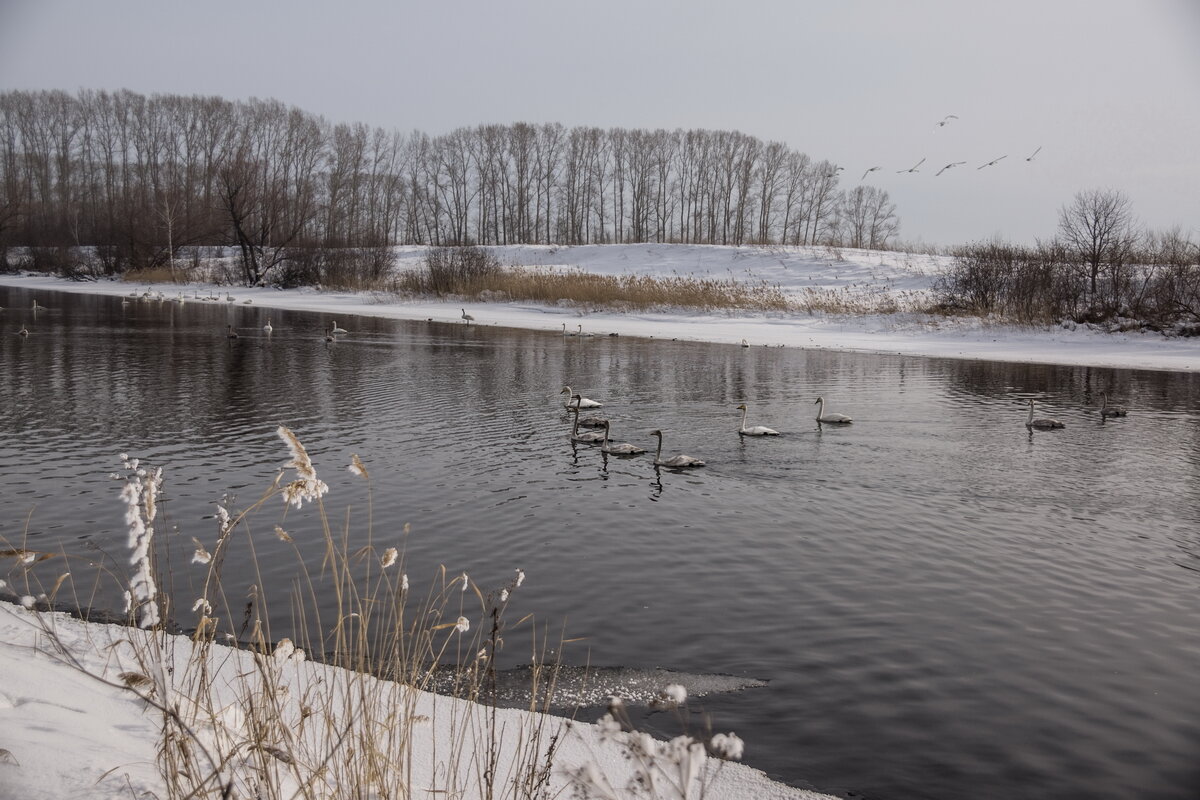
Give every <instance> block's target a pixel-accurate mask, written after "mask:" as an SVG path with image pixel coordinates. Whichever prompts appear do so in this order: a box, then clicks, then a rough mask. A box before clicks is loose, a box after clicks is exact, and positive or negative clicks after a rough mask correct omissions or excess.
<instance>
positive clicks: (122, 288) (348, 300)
mask: <svg viewBox="0 0 1200 800" xmlns="http://www.w3.org/2000/svg"><path fill="white" fill-rule="evenodd" d="M493 250H494V252H495V253H496V254H497V256H498V257H499V258H500V259H501V261H502V262H504V263H511V264H522V265H530V266H539V267H548V268H554V267H558V268H578V269H582V270H584V271H587V272H594V273H598V274H630V273H632V274H647V275H660V276H672V275H686V276H694V277H698V278H734V279H736V280H739V281H751V282H757V281H765V282H766V283H768V284H772V285H775V286H778V287H779V288H780V289H781V290H783V291H784V292H786V293H791V294H799V293H802V292H804V291H805V290H806V289H815V290H818V291H822V290H828V291H842V292H846V293H848V294H850V295H853V294H855V293H863V294H868V293H875V294H879V293H888V292H892V293H912V294H920V293H924V292H928V291H929V289H930V288H931V286H932V283H933V279H934V277H935V276H936V275H937V273H938V272H939V271H940V270H941V269H942V268H944V266H945V259H942V258H939V257H936V256H922V255H913V254H905V253H893V252H886V251H862V250H857V251H856V250H847V251H841V252H837V253H829V252H826V251H824V250H823V249H819V248H780V247H773V248H761V247H717V246H699V245H592V246H581V247H564V248H555V247H545V246H510V247H505V248H494V249H493ZM397 252H398V259H399V265H400V267H402V268H406V267H407V268H411V267H414V266H417V265H418V264H419V262H420V259H421V257H422V254H423V253H424V249H423V248H415V247H406V248H397ZM839 258H840V259H841V260H837V259H839ZM0 285H4V286H11V287H15V288H22V289H29V290H35V291H38V290H44V291H63V292H80V293H87V294H103V295H111V296H119V295H127V294H129V293H130V292H132V291H135V290H137V291H144V290H146V289H150V290H151V291H153V292H155V293H157V292H159V291H161V292H162V293H163V294H164V295H165V296H166V297H167V298H168V299H172V298H175V297H177V296H178V295H179V293H180V292H182V294H183V296H184V298H185V302H199V301H196V300H194V299H191V300H189V298H194V297H195V296H196V295H197V294H198V295H200V296H207V295H209V294H210V293H216V294H219V295H220V296H221V297H224V296H225V295H226V294H227V293H232V295H233V296H234V297H235V300H234V302H233V303H230V305H239V306H246V305H247V301H249V305H248V306H247V307H249V308H270V309H281V310H296V311H312V312H323V313H331V314H337V315H339V316H342V317H347V318H348V317H352V316H370V317H382V318H389V319H407V320H434V321H438V322H454V323H460V324H461V323H462V319H461V313H462V312H461V311H460V309H462V308H465V309H466V312H467V313H469V314H470V315H471V316H473V317H474V318H475V320H476V323H475V324H477V325H496V326H504V327H513V328H525V329H531V330H546V331H561V330H562V329H563V326H564V325H566V326H567V328H568V329H569V330H574V329H575V328H576V326H578V325H582V326H583V332H584V333H594V334H597V335H605V334H610V333H616V334H619V335H622V336H639V337H646V338H655V339H664V338H665V339H679V340H693V341H706V342H714V343H719V344H738V343H740V342H741V341H742V340H743V339H745V340H746V341H747V342H749V343H750V344H751V345H752V346H766V347H777V346H783V347H798V348H811V349H822V350H841V351H855V352H867V353H893V354H901V355H912V356H929V357H938V358H962V359H983V360H993V361H1008V362H1022V363H1041V364H1062V365H1077V366H1092V367H1114V368H1124V369H1154V370H1175V371H1185V372H1190V371H1196V370H1200V342H1197V341H1195V340H1189V339H1178V338H1169V337H1165V336H1162V335H1160V334H1154V333H1140V332H1128V333H1108V332H1104V331H1100V330H1094V329H1091V328H1088V327H1086V326H1078V327H1075V328H1074V329H1073V330H1069V329H1065V328H1058V327H1055V328H1045V327H1040V328H1039V327H1023V326H1015V325H1006V324H997V323H993V322H990V321H987V320H981V319H978V318H951V317H941V316H929V315H924V314H915V313H895V314H870V315H848V314H827V313H813V314H804V313H725V312H709V313H702V312H695V311H690V310H678V311H669V310H667V311H656V312H636V311H627V312H622V311H612V310H599V311H590V310H584V309H581V308H578V307H573V306H567V305H561V306H542V305H536V304H532V303H522V302H512V301H508V302H503V301H502V302H486V303H484V302H467V301H462V300H456V299H444V300H441V299H403V298H397V297H395V296H392V295H387V294H381V293H352V292H337V291H319V290H315V289H292V290H277V289H268V288H255V289H247V288H243V287H232V288H231V287H214V286H208V285H197V284H190V285H188V286H186V287H181V286H177V285H174V284H163V285H156V286H150V287H146V286H144V285H134V284H130V283H126V282H120V281H95V282H92V281H86V282H79V281H67V280H62V279H58V278H54V277H47V276H43V275H29V274H27V275H0ZM219 302H222V303H224V302H225V301H224V300H221V301H219ZM46 304H47V302H43V305H46ZM2 313H3V314H4V317H0V320H2V321H3V324H4V325H5V328H12V327H13V326H14V325H15V324H17V322H18V319H19V315H20V314H22V313H28V312H27V311H25V310H23V309H7V310H5V311H4V312H2ZM343 324H345V323H343ZM347 327H349V328H350V331H351V335H353V326H352V325H349V326H347ZM31 333H36V330H34V329H32V328H31ZM309 335H312V332H309Z"/></svg>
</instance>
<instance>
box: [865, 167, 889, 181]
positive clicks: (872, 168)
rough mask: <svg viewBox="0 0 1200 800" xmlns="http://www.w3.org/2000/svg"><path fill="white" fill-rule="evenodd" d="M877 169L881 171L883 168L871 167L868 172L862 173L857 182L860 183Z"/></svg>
mask: <svg viewBox="0 0 1200 800" xmlns="http://www.w3.org/2000/svg"><path fill="white" fill-rule="evenodd" d="M877 169H883V167H871V168H870V169H869V170H867V171H866V172H864V173H863V176H862V178H859V180H860V181H861V180H863V178H866V177H867V176H868V175H870V174H871V173H872V172H874V171H875V170H877Z"/></svg>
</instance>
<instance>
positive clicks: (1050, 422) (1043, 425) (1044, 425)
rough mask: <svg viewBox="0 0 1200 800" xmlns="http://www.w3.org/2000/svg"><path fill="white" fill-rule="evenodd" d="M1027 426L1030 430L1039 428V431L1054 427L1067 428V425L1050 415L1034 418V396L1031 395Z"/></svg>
mask: <svg viewBox="0 0 1200 800" xmlns="http://www.w3.org/2000/svg"><path fill="white" fill-rule="evenodd" d="M1025 427H1026V428H1028V429H1029V430H1033V429H1034V428H1037V429H1038V430H1039V431H1047V430H1051V429H1052V428H1065V427H1066V426H1065V425H1063V424H1062V423H1061V422H1059V421H1058V420H1056V419H1050V418H1049V417H1038V418H1037V419H1034V418H1033V398H1032V397H1031V398H1030V399H1029V418H1028V419H1027V420H1025Z"/></svg>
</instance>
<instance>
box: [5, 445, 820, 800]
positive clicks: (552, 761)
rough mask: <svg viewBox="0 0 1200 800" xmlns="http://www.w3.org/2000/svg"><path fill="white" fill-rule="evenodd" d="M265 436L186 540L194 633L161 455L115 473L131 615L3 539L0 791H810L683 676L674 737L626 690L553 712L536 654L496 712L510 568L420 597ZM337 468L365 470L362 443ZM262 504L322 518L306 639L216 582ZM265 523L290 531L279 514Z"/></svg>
mask: <svg viewBox="0 0 1200 800" xmlns="http://www.w3.org/2000/svg"><path fill="white" fill-rule="evenodd" d="M278 433H279V436H280V438H281V439H282V440H283V443H284V445H285V446H286V449H287V451H288V452H289V453H290V455H291V460H290V461H289V462H287V464H286V465H285V471H281V472H280V475H279V477H278V478H277V479H276V480H275V482H274V483H273V484H272V486H271V487H270V488H269V489H268V490H267V491H266V492H265V493H264V495H263V496H262V497H261V498H260V499H258V500H257V501H256V502H254V503H253V504H252V505H251V506H250V507H249V508H246V509H243V510H240V511H237V510H230V509H227V508H226V507H225V506H220V507H219V509H218V513H217V515H216V516H217V521H218V530H217V534H216V538H215V541H209V542H205V541H203V540H202V539H200V538H196V539H195V550H194V553H193V555H192V559H191V563H190V564H189V565H188V568H189V569H194V570H197V571H198V572H199V573H201V574H202V575H203V579H202V580H200V581H197V582H195V583H196V584H197V585H199V586H201V587H202V588H201V589H200V591H199V597H197V598H196V599H195V601H194V603H192V605H191V608H190V609H184V608H179V609H176V610H175V613H174V618H175V619H176V620H178V621H180V622H185V623H186V624H188V625H189V628H191V629H193V630H194V632H193V633H192V635H191V636H190V637H189V636H183V635H178V634H171V633H168V632H166V631H165V630H164V628H163V626H162V625H161V624H160V618H159V612H160V608H161V609H162V610H163V614H164V616H165V615H166V614H168V613H169V611H168V609H169V606H170V596H169V593H168V592H166V591H165V587H164V586H163V584H168V585H169V584H172V583H174V581H173V580H172V579H171V578H170V577H168V578H166V579H164V578H163V576H162V575H160V574H158V573H159V571H160V570H159V567H158V566H156V564H155V561H154V559H153V557H152V552H153V551H152V538H153V532H154V524H155V520H156V519H157V518H158V510H157V503H158V501H157V498H158V492H159V489H160V488H161V486H162V482H163V480H164V476H163V473H162V471H161V470H159V469H153V468H150V467H147V466H145V465H142V464H140V463H139V462H138V461H137V459H134V458H130V457H128V456H122V459H121V460H122V464H123V466H124V469H125V472H124V474H123V475H119V476H115V477H118V478H120V479H121V489H120V498H121V500H122V501H123V503H124V505H125V509H126V526H127V528H128V530H129V533H130V551H131V554H130V556H129V558H128V561H129V564H130V567H131V569H130V570H128V572H129V574H131V575H132V577H131V578H130V579H128V580H129V584H130V585H129V589H130V590H129V592H128V593H127V595H126V597H127V601H128V607H127V608H126V614H127V618H128V621H129V623H130V624H129V625H112V624H102V623H96V622H91V623H85V622H82V621H80V620H78V619H75V618H73V617H70V616H68V615H66V614H64V613H61V612H55V611H52V610H50V609H51V608H52V607H53V605H54V604H55V602H56V601H59V602H65V598H68V597H72V596H75V594H76V591H75V586H74V579H73V578H72V576H71V575H70V572H69V571H67V567H65V566H62V567H59V566H57V565H60V564H64V565H65V564H67V563H71V562H72V561H75V560H74V559H70V558H68V557H66V554H60V555H62V556H64V557H62V558H59V559H55V558H52V557H51V554H47V553H35V552H30V551H28V550H26V549H24V548H20V547H11V546H10V544H8V543H2V542H0V544H3V545H4V549H3V551H0V557H2V558H4V559H5V561H6V562H8V565H9V566H10V569H9V571H8V573H7V578H6V579H5V581H4V582H3V584H0V594H4V595H9V596H12V597H14V598H15V599H16V600H17V602H16V603H0V675H3V681H2V682H0V798H14V799H15V798H22V799H23V800H28V799H30V798H32V799H33V800H41V798H46V799H47V800H49V799H50V798H65V797H91V798H119V797H160V798H168V797H170V798H192V797H197V798H218V797H219V798H227V797H231V798H250V797H254V798H350V797H353V798H362V797H371V798H388V797H399V798H420V797H429V798H443V797H456V798H512V799H513V800H523V799H525V798H528V799H530V800H532V799H533V798H552V797H560V796H564V795H567V794H574V795H576V796H579V797H596V798H608V799H609V800H616V798H624V797H634V796H637V797H647V798H663V800H688V799H689V798H700V797H708V798H730V799H732V798H751V797H779V798H785V797H787V798H810V799H814V800H815V798H818V797H819V796H818V795H814V794H811V793H807V792H802V791H798V790H795V789H791V788H789V787H786V786H782V785H779V784H774V783H772V782H770V781H769V780H768V779H767V778H766V777H765V776H764V775H763V774H762V773H759V772H756V771H754V770H752V769H750V768H747V767H745V766H743V765H740V764H736V763H733V762H734V761H736V760H737V759H740V758H741V757H742V753H743V748H744V744H743V741H742V739H741V738H740V737H739V736H737V735H736V734H734V733H732V732H720V733H713V732H711V731H695V730H689V729H688V725H689V724H690V719H691V717H690V715H689V714H688V713H686V704H687V691H686V689H685V688H684V687H683V686H680V685H668V686H666V687H665V688H664V689H663V692H662V694H661V695H660V697H659V699H658V700H657V701H656V702H657V703H658V704H659V706H660V707H661V708H663V709H666V710H670V711H672V712H678V713H677V717H676V719H677V721H678V722H679V725H680V729H681V732H680V733H679V735H677V736H675V737H673V738H671V739H670V740H668V741H661V740H658V739H655V738H653V737H652V736H650V735H648V734H646V733H643V732H639V731H636V730H634V729H633V726H632V725H631V724H630V723H629V718H628V716H627V715H625V714H624V705H623V704H622V703H621V702H620V701H619V700H614V701H613V702H612V703H611V704H610V713H609V714H606V715H604V717H603V718H602V719H601V720H600V721H599V724H596V725H592V724H587V723H580V722H574V721H570V720H567V719H565V718H561V717H556V716H551V715H550V714H549V713H547V709H548V707H549V702H550V697H551V696H552V694H553V682H554V676H555V669H554V665H553V664H550V663H546V662H545V661H544V660H539V659H538V654H537V653H535V654H534V658H535V662H536V663H535V664H534V667H533V668H532V669H531V670H530V671H529V673H528V674H529V675H530V680H531V683H533V684H536V685H531V686H530V687H529V698H530V699H529V702H528V705H527V707H526V708H525V709H523V710H516V709H505V708H499V707H497V705H496V704H495V703H494V702H492V701H489V700H488V695H487V690H488V689H489V687H491V688H494V681H495V679H496V675H495V672H494V670H493V669H492V665H493V664H494V663H495V656H496V654H497V651H498V648H500V647H501V646H502V643H503V639H504V634H505V632H506V631H509V630H511V629H512V628H514V627H518V626H520V625H521V624H522V623H524V622H526V619H522V620H521V621H519V622H517V623H515V624H514V625H512V626H510V625H509V624H508V623H507V622H506V621H505V611H506V609H507V607H508V604H509V600H510V598H511V596H512V595H513V593H515V592H517V591H518V590H519V589H520V588H521V586H522V584H523V583H524V581H525V575H524V573H523V572H522V571H521V570H519V569H517V570H516V571H515V573H514V575H513V577H512V578H511V580H509V581H508V582H507V583H506V584H505V585H503V586H497V587H492V588H490V589H487V588H481V587H480V586H478V585H477V584H476V583H475V582H474V581H472V580H471V578H470V576H469V575H468V574H466V573H461V574H458V575H453V576H451V575H447V574H446V573H445V571H444V570H443V571H441V574H440V575H439V576H438V577H437V579H435V581H434V582H433V584H432V585H431V588H430V589H429V590H428V592H427V593H426V594H424V595H416V594H415V592H414V591H413V589H412V587H411V586H410V582H409V578H408V576H407V574H406V573H405V572H404V571H403V570H404V567H405V559H404V553H403V540H398V541H396V542H394V543H393V542H389V541H381V542H376V541H373V540H372V535H371V532H370V531H369V530H368V531H367V532H366V536H365V538H366V542H367V543H366V544H365V545H362V546H358V547H354V548H351V546H350V545H349V540H350V537H349V535H348V531H342V532H335V531H334V530H333V529H332V527H331V525H330V520H329V517H328V516H327V515H326V512H325V506H324V503H325V497H326V495H327V491H328V486H327V484H326V483H325V482H324V481H322V480H321V479H320V477H319V476H318V473H317V470H316V467H315V466H314V464H313V463H312V462H311V460H310V459H309V456H308V454H307V452H306V450H305V448H304V446H303V444H301V442H300V441H299V439H297V438H296V436H295V435H294V434H293V433H292V432H291V431H290V430H288V429H286V428H280V429H279V431H278ZM349 469H350V471H351V472H353V473H354V474H355V475H357V476H358V477H359V478H361V479H363V480H365V481H369V480H370V473H369V471H368V467H367V464H365V463H364V462H363V461H362V460H361V459H360V458H359V457H358V456H353V457H352V459H351V464H350V465H349ZM287 470H290V472H288V471H287ZM166 479H167V480H168V481H169V476H167V477H166ZM116 506H117V504H116V503H115V502H114V508H115V507H116ZM272 509H274V511H275V512H276V513H281V512H283V511H285V510H286V511H287V513H289V514H293V515H294V514H302V513H312V514H316V515H317V516H318V518H319V521H320V523H321V526H322V528H323V529H324V530H325V532H326V539H325V543H324V547H325V559H324V562H323V567H322V570H321V572H320V574H319V575H313V574H310V573H309V572H307V571H305V570H302V571H301V574H300V575H299V576H298V577H297V580H296V582H295V585H296V586H297V587H298V588H297V591H296V592H295V593H294V595H293V596H292V597H290V598H289V599H288V600H289V604H290V608H291V610H292V615H293V617H294V618H297V619H300V620H302V621H303V622H302V623H301V624H299V625H298V626H297V630H296V633H294V634H293V635H296V636H297V637H298V641H293V640H292V639H291V638H286V637H282V638H275V637H273V636H272V634H271V617H270V615H269V614H268V613H267V608H268V602H269V598H268V597H267V596H266V593H265V588H264V587H263V586H256V587H226V586H224V585H223V584H222V581H221V566H222V564H223V562H224V560H225V558H226V556H227V554H228V553H229V552H230V542H231V541H232V540H233V539H234V538H235V537H242V538H245V539H247V540H251V539H252V538H253V537H252V536H251V531H250V519H251V518H252V517H256V516H258V515H260V514H262V513H271V510H272ZM289 518H290V519H294V517H289ZM255 527H256V528H257V529H259V530H262V529H264V528H267V526H265V525H263V526H258V525H256V526H255ZM368 527H369V523H368ZM267 535H268V536H273V537H276V538H278V539H281V540H283V541H285V542H289V543H291V544H292V545H293V546H297V547H298V545H296V544H295V542H292V539H291V537H290V535H289V534H288V533H287V532H286V531H285V530H284V529H283V528H282V527H281V526H278V525H277V526H275V528H274V533H273V534H272V533H269V532H268V533H267ZM355 538H356V541H358V542H361V541H362V539H363V537H362V536H361V535H360V536H358V537H355ZM297 561H298V562H299V561H300V559H299V558H297ZM75 563H78V561H75ZM273 566H276V567H277V566H278V565H273ZM56 569H57V570H58V572H57V573H56V572H55V570H56ZM45 570H50V572H46V571H45ZM56 574H57V578H55V579H54V580H53V581H52V585H51V586H49V587H47V586H46V585H45V583H46V582H44V581H43V579H44V578H53V577H54V576H55V575H56ZM318 596H319V597H320V598H321V599H322V601H323V602H324V604H325V606H326V607H327V605H328V599H329V598H331V597H332V598H335V600H336V609H335V611H334V613H332V615H330V613H329V612H328V611H326V613H325V616H324V618H322V615H321V612H320V610H319V607H320V606H321V605H322V604H321V603H318ZM231 597H232V598H234V600H233V601H232V602H231V601H230V598H231ZM244 598H249V599H248V600H246V599H244ZM188 602H191V600H190V598H189V600H188ZM228 643H234V644H236V645H237V646H230V644H228ZM301 645H302V646H301ZM560 646H561V644H560ZM306 653H324V654H328V658H327V659H326V661H327V662H329V663H317V662H316V661H314V660H313V659H312V658H310V657H309V656H308V655H306ZM445 668H449V669H450V670H451V671H452V673H453V679H452V680H451V681H450V682H449V684H450V686H451V687H452V688H453V691H452V692H451V694H452V695H453V696H443V695H438V694H434V693H432V692H430V691H428V689H429V688H430V687H431V685H432V684H433V682H434V680H435V676H438V678H439V685H441V686H442V687H443V688H444V687H445V686H446V680H445V674H444V673H445ZM491 696H493V697H494V696H495V695H494V692H493V693H492V695H491ZM751 746H752V745H751Z"/></svg>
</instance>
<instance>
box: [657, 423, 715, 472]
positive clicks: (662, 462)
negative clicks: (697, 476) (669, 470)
mask: <svg viewBox="0 0 1200 800" xmlns="http://www.w3.org/2000/svg"><path fill="white" fill-rule="evenodd" d="M650 435H651V436H657V437H658V451H657V452H655V454H654V466H656V467H703V466H704V462H703V461H701V460H700V459H698V458H692V457H691V456H683V455H680V456H671V457H670V458H665V459H664V458H663V457H662V431H651V432H650Z"/></svg>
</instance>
